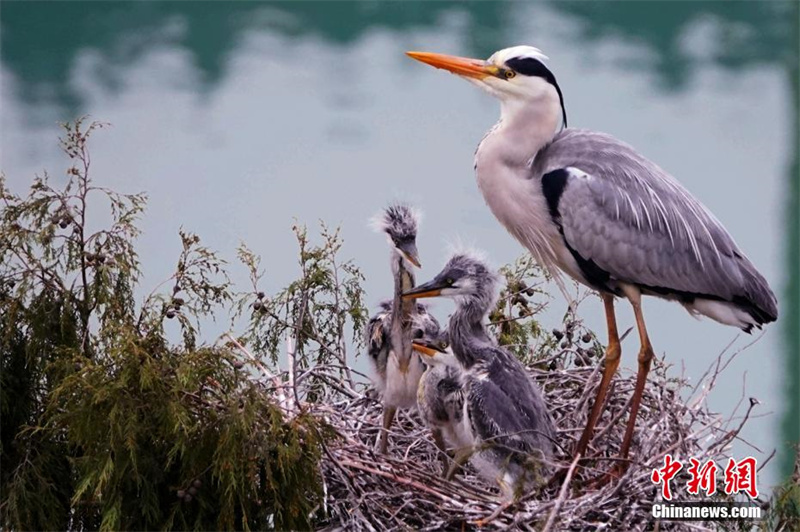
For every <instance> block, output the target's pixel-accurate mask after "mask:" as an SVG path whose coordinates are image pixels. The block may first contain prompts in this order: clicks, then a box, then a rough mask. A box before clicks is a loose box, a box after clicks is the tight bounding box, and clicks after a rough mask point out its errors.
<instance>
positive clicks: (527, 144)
mask: <svg viewBox="0 0 800 532" xmlns="http://www.w3.org/2000/svg"><path fill="white" fill-rule="evenodd" d="M560 129H561V107H560V105H559V104H558V103H557V102H551V101H549V100H548V99H546V98H545V99H544V101H541V102H527V101H524V102H520V101H516V100H511V101H501V103H500V122H499V123H498V125H497V126H496V127H495V129H494V130H493V131H492V133H491V136H493V137H495V139H494V140H495V142H492V148H493V149H494V150H496V151H497V152H498V155H499V156H500V157H501V158H502V160H504V161H505V162H506V163H507V164H510V165H522V166H527V165H528V163H529V162H530V160H531V159H532V158H533V157H535V156H536V154H537V153H539V151H540V150H541V149H542V148H544V147H545V146H547V145H548V144H549V143H550V142H551V141H552V140H553V138H554V137H555V136H556V134H557V133H558V132H559V130H560Z"/></svg>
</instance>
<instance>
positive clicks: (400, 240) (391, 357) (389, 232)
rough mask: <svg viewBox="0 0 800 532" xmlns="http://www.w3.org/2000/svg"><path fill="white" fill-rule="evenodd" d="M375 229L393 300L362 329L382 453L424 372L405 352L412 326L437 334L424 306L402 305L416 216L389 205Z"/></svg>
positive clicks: (414, 261)
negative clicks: (385, 254)
mask: <svg viewBox="0 0 800 532" xmlns="http://www.w3.org/2000/svg"><path fill="white" fill-rule="evenodd" d="M373 225H374V226H375V229H377V230H379V231H381V232H384V233H386V237H387V239H388V241H389V245H390V248H391V254H390V260H391V267H392V275H393V277H394V297H393V299H391V300H388V301H384V302H382V303H381V309H380V310H379V311H378V312H377V313H376V314H375V315H374V316H372V317H371V318H370V320H369V322H368V324H367V346H368V355H369V360H370V362H371V364H372V369H373V376H374V379H373V380H374V382H375V385H376V388H378V390H379V391H380V392H381V395H382V401H383V428H382V430H381V435H380V438H379V440H378V449H379V451H380V452H381V453H385V452H386V448H387V445H388V437H389V429H390V428H391V426H392V422H393V421H394V416H395V413H396V412H397V409H398V408H411V407H413V406H415V405H416V397H417V386H418V384H419V379H420V377H421V376H422V373H423V371H424V369H425V367H424V366H423V364H422V362H421V361H420V359H419V355H417V354H416V353H414V352H413V350H412V348H411V339H412V336H413V328H414V324H415V322H416V323H420V324H422V325H423V326H426V325H425V324H427V326H430V327H433V328H436V329H438V327H439V323H438V322H437V321H436V318H434V317H433V316H431V315H430V314H428V312H427V309H426V308H425V306H424V305H421V304H417V303H415V302H413V301H403V300H402V298H401V295H402V293H403V291H404V290H408V289H410V288H411V287H413V286H414V273H413V271H412V268H413V267H414V266H416V267H419V265H420V263H419V256H418V253H417V244H416V238H417V227H418V225H419V214H418V213H417V212H416V211H415V210H414V209H412V208H411V207H409V206H408V205H402V204H397V205H391V206H389V207H387V208H386V209H385V210H384V211H383V213H382V214H381V215H380V216H378V217H376V218H375V219H374V220H373Z"/></svg>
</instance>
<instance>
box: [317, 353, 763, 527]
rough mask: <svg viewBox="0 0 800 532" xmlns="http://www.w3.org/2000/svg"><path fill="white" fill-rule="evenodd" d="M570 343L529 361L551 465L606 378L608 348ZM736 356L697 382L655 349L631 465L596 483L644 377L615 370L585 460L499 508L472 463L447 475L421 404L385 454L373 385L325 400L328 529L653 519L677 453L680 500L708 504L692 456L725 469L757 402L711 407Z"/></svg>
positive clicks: (569, 445)
mask: <svg viewBox="0 0 800 532" xmlns="http://www.w3.org/2000/svg"><path fill="white" fill-rule="evenodd" d="M563 347H564V345H563V344H562V349H561V350H560V351H559V352H558V353H557V354H555V355H553V356H551V357H549V358H546V359H544V360H542V359H540V360H539V361H538V362H536V363H535V364H530V365H529V366H528V368H529V371H530V374H531V376H532V377H533V378H534V380H535V381H536V382H537V384H538V385H539V386H540V387H541V389H542V390H544V392H545V396H546V399H547V402H548V405H549V407H550V412H551V414H552V416H553V418H554V421H555V424H556V427H557V428H558V441H557V444H558V447H559V448H560V449H559V451H558V452H557V455H556V456H555V457H554V458H555V462H556V464H554V465H555V466H556V467H558V468H564V469H568V468H570V466H571V464H572V458H571V455H570V453H571V449H573V448H574V446H575V444H576V443H577V439H578V438H579V437H580V435H581V431H582V430H583V427H584V425H585V423H586V421H587V419H588V415H589V411H590V408H591V406H592V402H593V400H594V396H595V393H596V390H597V386H598V385H599V382H600V377H601V373H602V371H601V366H602V364H601V363H599V362H600V361H599V360H598V358H602V357H599V356H598V355H599V352H600V350H595V351H594V352H593V351H592V350H587V349H578V348H575V347H574V346H572V347H569V348H567V349H564V348H563ZM740 351H741V350H740ZM587 354H588V356H587ZM737 354H738V351H737V352H736V353H733V354H732V355H729V356H728V357H726V356H725V353H724V352H723V353H722V354H720V356H719V357H718V358H717V359H716V361H715V362H714V364H712V367H711V368H709V370H708V372H707V373H706V374H705V375H704V376H703V377H702V378H701V380H700V382H699V384H698V385H697V386H695V387H694V388H691V387H690V386H689V384H688V382H687V380H686V379H685V378H684V377H682V376H681V377H674V376H669V375H668V374H669V373H670V371H669V369H670V368H669V366H667V365H666V364H665V363H664V361H663V360H659V359H655V360H654V361H653V362H654V364H653V369H652V371H651V373H650V376H649V379H648V382H647V386H646V387H645V390H644V396H643V398H642V403H641V408H640V411H639V417H638V419H637V430H636V432H635V436H634V440H633V445H632V448H631V465H630V467H629V468H628V470H627V472H626V473H625V474H624V475H623V476H622V477H621V478H620V479H619V480H617V481H614V482H610V483H607V484H606V485H604V486H602V487H600V488H590V487H589V486H588V483H589V481H591V480H592V479H594V478H596V477H598V476H600V475H602V474H604V473H606V472H607V471H608V470H609V469H610V468H611V467H612V466H613V465H614V464H615V463H616V461H617V456H618V453H619V449H620V447H621V445H622V439H623V436H624V432H625V424H626V422H627V419H628V412H629V407H630V399H631V396H632V394H633V389H634V384H635V380H636V376H635V374H633V373H631V372H630V371H627V370H623V371H621V372H620V373H618V374H617V375H616V376H615V378H614V380H613V382H612V388H611V389H610V391H609V396H608V399H607V404H606V408H605V410H604V413H603V416H602V417H601V419H600V421H599V422H598V424H597V428H596V430H595V437H594V439H593V441H592V443H591V444H590V447H589V449H588V451H587V458H586V459H584V460H581V461H580V462H578V463H577V464H576V466H575V467H573V468H571V471H570V472H569V474H568V475H567V477H568V478H569V477H571V478H569V481H568V482H566V483H565V482H564V481H558V482H557V483H553V485H552V486H546V487H541V488H538V489H536V490H534V491H532V492H530V493H527V494H525V495H524V496H522V497H521V498H520V499H519V500H518V501H517V502H516V503H514V504H513V505H511V506H510V507H508V508H502V507H501V506H500V502H499V496H498V490H497V489H495V487H494V486H491V485H489V484H487V483H486V482H484V481H483V480H482V479H481V478H480V477H478V476H477V475H476V472H475V470H474V469H472V467H471V466H467V467H466V468H465V469H463V470H462V471H461V472H460V473H459V474H458V475H457V476H456V477H455V478H454V479H453V481H446V480H444V479H443V478H442V476H441V464H440V462H439V461H438V460H437V454H436V453H437V450H436V447H435V446H434V443H433V440H432V439H431V436H430V432H429V430H428V429H427V428H426V427H425V426H424V425H423V424H422V421H421V420H420V418H419V415H418V413H417V412H416V411H412V410H406V411H403V412H399V413H398V417H397V419H396V421H395V424H394V426H393V427H392V431H391V433H390V446H389V451H388V453H387V454H386V455H385V456H383V455H379V454H378V453H377V452H376V450H375V449H376V446H375V443H376V441H377V438H378V435H379V432H380V423H381V413H382V406H381V404H380V401H379V398H377V397H376V396H375V394H374V393H372V391H371V390H370V391H368V392H367V393H350V394H348V396H347V398H346V399H341V398H340V399H339V400H338V401H332V402H327V403H324V404H321V403H317V404H316V405H314V406H313V409H314V410H316V413H317V414H320V415H323V416H324V417H325V419H326V420H327V421H328V422H329V423H330V424H331V425H332V426H333V427H334V428H335V429H336V430H337V431H338V432H339V434H340V436H341V438H340V439H339V440H338V441H336V442H332V443H330V444H329V445H328V446H327V450H326V454H325V458H324V460H323V474H324V479H325V493H326V497H325V503H324V506H325V507H324V508H323V512H324V514H325V515H327V516H328V520H327V521H326V522H325V523H324V526H325V528H326V529H330V530H339V529H346V530H385V529H387V528H389V529H395V528H396V529H414V530H443V529H452V530H454V529H458V530H469V529H475V528H477V525H476V524H475V523H476V521H479V520H483V521H484V523H483V528H501V529H502V528H513V529H521V530H543V529H545V530H564V529H569V530H595V529H597V528H598V527H607V528H608V529H610V530H637V529H645V528H652V527H653V525H654V523H653V519H652V517H650V511H651V507H652V505H653V503H654V502H658V501H660V500H661V489H660V486H656V485H655V484H654V483H653V482H652V481H651V474H652V471H653V469H654V468H658V467H661V466H663V457H664V455H665V454H666V453H669V454H671V455H672V456H673V458H674V459H675V460H678V461H681V462H682V463H684V464H685V465H684V468H683V470H681V472H680V473H679V475H678V476H676V477H675V478H674V479H673V481H672V489H673V493H674V494H675V499H676V500H679V501H681V502H684V501H690V500H698V501H706V502H708V501H709V498H708V497H706V496H704V494H703V492H702V491H701V492H700V495H699V496H695V497H692V496H691V495H689V494H688V492H687V491H686V481H687V480H688V478H689V476H688V474H687V469H688V467H689V458H696V459H698V460H700V461H701V463H704V462H705V461H706V460H708V459H714V460H715V461H716V463H717V464H718V466H720V464H721V469H724V465H725V464H726V463H727V459H728V457H729V455H728V451H729V447H730V443H731V442H732V441H733V440H734V439H735V438H738V433H739V431H740V430H741V428H742V426H743V425H744V423H745V422H746V420H747V418H748V417H749V415H750V411H751V410H752V408H753V407H754V406H755V404H757V401H755V400H754V399H751V400H750V401H749V403H748V401H747V400H746V399H745V398H744V396H742V401H740V406H741V405H742V404H744V405H745V406H747V408H746V412H745V414H744V415H739V417H738V418H731V419H727V420H723V419H721V418H720V416H719V415H717V414H714V413H712V412H711V411H709V409H708V405H707V402H706V398H707V396H708V393H709V392H710V390H711V389H712V388H713V387H714V384H715V382H716V380H717V376H718V374H719V373H720V372H721V371H722V370H724V369H725V367H726V366H727V365H728V363H729V362H730V361H731V360H732V359H733V357H735V356H736V355H737ZM592 358H593V359H594V360H591V359H592ZM340 397H341V396H340ZM737 410H738V408H737ZM720 477H724V475H720V474H718V475H717V478H718V482H720V486H718V491H717V495H715V496H714V497H715V498H718V500H731V499H730V498H729V497H728V496H725V495H719V494H722V493H724V491H723V490H722V485H721V482H722V480H721V479H720ZM725 497H728V498H727V499H726V498H725ZM660 526H661V529H662V530H683V529H693V530H697V529H706V528H715V527H714V524H713V523H705V524H703V523H699V522H676V521H665V522H662V523H661V524H660Z"/></svg>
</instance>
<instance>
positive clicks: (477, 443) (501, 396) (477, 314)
mask: <svg viewBox="0 0 800 532" xmlns="http://www.w3.org/2000/svg"><path fill="white" fill-rule="evenodd" d="M440 296H441V297H450V298H454V299H455V300H456V310H455V312H454V313H453V314H452V316H451V317H450V322H449V325H448V335H449V339H450V345H451V347H452V350H453V354H454V355H455V358H456V360H457V361H458V363H459V364H460V366H461V371H462V375H461V383H462V386H463V401H464V419H466V420H467V423H466V424H465V427H466V430H467V432H466V435H464V434H461V435H457V437H456V438H455V439H456V440H457V441H458V442H459V443H461V439H462V438H466V440H467V442H469V443H471V445H469V446H468V447H465V446H463V443H462V444H461V446H462V450H464V451H466V452H462V453H460V454H457V455H456V463H460V462H463V461H465V460H466V459H467V458H469V460H470V461H471V462H472V463H473V465H475V467H476V469H478V471H479V473H480V474H481V475H482V476H483V477H485V478H487V479H489V480H492V481H495V482H497V484H498V485H499V486H500V489H501V491H502V493H503V495H504V497H505V498H507V499H508V500H512V499H513V497H514V496H515V495H516V494H518V493H519V492H520V490H521V489H522V488H524V487H525V486H528V485H530V484H531V483H532V482H534V481H535V480H537V479H536V478H535V475H536V473H541V472H543V471H544V470H546V469H547V462H548V461H549V460H550V458H551V456H552V455H553V442H554V438H555V427H554V425H553V421H552V419H551V417H550V414H549V412H548V411H547V407H546V405H545V402H544V398H543V397H542V393H541V392H540V391H539V389H538V387H537V386H536V384H535V383H534V382H533V380H532V379H531V377H530V376H529V375H528V373H527V371H526V370H525V368H524V366H523V365H522V363H521V362H520V361H519V360H518V359H517V358H516V357H515V356H514V355H513V354H511V353H510V352H509V351H507V350H506V349H503V348H502V347H500V346H498V345H497V342H496V341H495V340H494V339H493V338H492V337H491V336H490V334H489V333H488V331H487V330H486V326H485V324H484V321H485V319H486V316H487V314H488V313H489V310H491V308H493V306H494V303H495V301H496V300H497V296H498V289H497V275H496V274H495V273H494V272H493V271H492V270H491V269H489V267H488V266H487V265H486V264H485V262H484V261H482V260H481V259H480V258H477V257H475V256H473V255H470V254H465V253H459V254H456V255H454V256H452V257H451V258H450V260H449V261H448V262H447V264H446V265H445V267H444V268H443V269H442V271H441V272H440V273H439V274H438V275H437V276H436V277H434V279H433V280H432V281H430V282H427V283H424V284H422V285H420V286H418V287H416V288H414V289H413V290H409V291H406V292H404V294H403V297H404V298H408V299H417V298H425V297H440ZM433 356H434V358H435V357H436V356H437V355H436V353H434V354H433ZM438 356H442V355H438ZM470 451H472V453H470Z"/></svg>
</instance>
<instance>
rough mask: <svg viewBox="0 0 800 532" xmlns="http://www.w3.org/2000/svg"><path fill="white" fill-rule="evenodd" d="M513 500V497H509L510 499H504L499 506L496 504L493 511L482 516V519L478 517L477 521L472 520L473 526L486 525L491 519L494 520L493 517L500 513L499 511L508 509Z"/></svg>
mask: <svg viewBox="0 0 800 532" xmlns="http://www.w3.org/2000/svg"><path fill="white" fill-rule="evenodd" d="M514 502H515V501H514V499H511V500H506V501H505V502H504V503H502V504H501V505H500V506H498V507H497V509H496V510H495V511H494V512H492V513H491V514H489V515H487V516H486V517H484V518H483V519H478V520H477V521H473V522H472V524H473V525H475V526H477V527H482V526H485V525H488V524H489V523H491V522H492V521H493V520H494V519H495V518H496V517H497V516H498V515H500V514H501V513H503V512H504V511H506V510H508V508H509V507H510V506H511V505H512V504H514Z"/></svg>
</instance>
